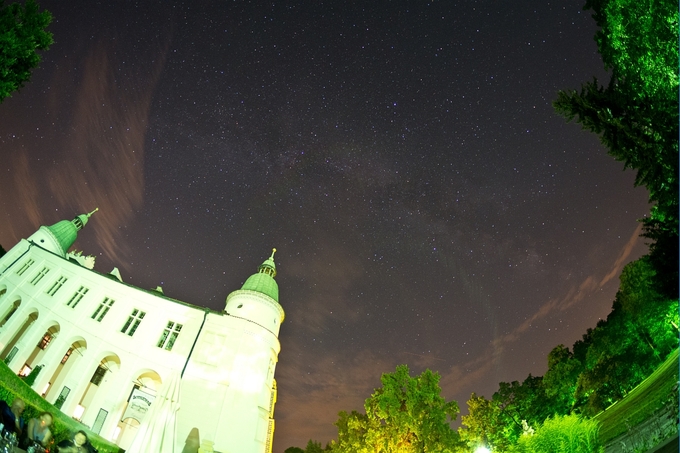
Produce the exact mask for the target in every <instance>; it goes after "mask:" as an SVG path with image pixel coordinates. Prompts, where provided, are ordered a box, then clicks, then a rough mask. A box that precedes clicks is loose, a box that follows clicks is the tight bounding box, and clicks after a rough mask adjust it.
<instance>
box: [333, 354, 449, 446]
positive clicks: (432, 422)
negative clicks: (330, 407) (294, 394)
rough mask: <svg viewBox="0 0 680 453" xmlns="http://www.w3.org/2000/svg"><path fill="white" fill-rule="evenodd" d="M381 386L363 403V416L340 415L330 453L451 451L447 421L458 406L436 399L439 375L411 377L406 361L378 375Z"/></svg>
mask: <svg viewBox="0 0 680 453" xmlns="http://www.w3.org/2000/svg"><path fill="white" fill-rule="evenodd" d="M380 380H381V382H382V387H381V388H378V389H376V390H375V392H374V393H373V394H372V395H371V397H370V398H368V399H367V400H366V402H365V404H364V409H365V410H366V415H362V414H359V413H357V412H352V413H351V414H347V413H346V412H341V413H340V420H339V421H338V422H337V423H336V426H337V427H338V441H337V442H335V441H333V442H331V444H330V446H329V448H328V450H330V451H332V452H334V453H425V452H432V453H434V452H440V453H447V452H448V453H453V452H456V451H458V447H459V446H460V440H459V438H458V434H457V433H456V431H454V430H452V429H451V426H450V424H449V423H450V422H451V421H453V420H455V418H456V416H457V415H458V412H459V411H458V404H457V403H456V402H455V401H451V402H447V401H446V400H445V399H444V398H442V397H441V395H440V393H441V388H440V387H439V375H438V374H436V373H432V372H431V371H430V370H426V371H424V372H423V373H422V374H421V375H420V376H417V377H411V376H410V375H409V369H408V367H407V366H406V365H400V366H398V367H397V369H396V371H395V372H394V373H385V374H383V375H382V377H381V379H380Z"/></svg>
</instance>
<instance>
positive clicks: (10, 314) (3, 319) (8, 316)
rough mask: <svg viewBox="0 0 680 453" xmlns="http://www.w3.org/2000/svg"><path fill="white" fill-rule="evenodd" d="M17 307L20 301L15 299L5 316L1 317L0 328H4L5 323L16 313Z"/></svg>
mask: <svg viewBox="0 0 680 453" xmlns="http://www.w3.org/2000/svg"><path fill="white" fill-rule="evenodd" d="M19 305H21V299H17V300H15V301H14V303H13V304H12V306H11V307H10V308H9V311H7V314H5V316H3V317H2V321H0V327H2V326H4V325H5V323H6V322H7V321H9V319H10V318H11V317H12V315H14V313H16V311H17V310H18V309H19Z"/></svg>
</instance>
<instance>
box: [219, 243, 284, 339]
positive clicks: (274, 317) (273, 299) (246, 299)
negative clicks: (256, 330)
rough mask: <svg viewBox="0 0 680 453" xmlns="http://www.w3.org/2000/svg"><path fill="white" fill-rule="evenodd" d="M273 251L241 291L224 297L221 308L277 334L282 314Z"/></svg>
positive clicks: (282, 317) (282, 318)
mask: <svg viewBox="0 0 680 453" xmlns="http://www.w3.org/2000/svg"><path fill="white" fill-rule="evenodd" d="M274 253H276V249H273V250H272V254H271V256H270V257H269V258H268V259H267V260H266V261H265V262H264V263H262V264H261V265H260V266H259V267H258V268H257V273H256V274H253V275H251V276H250V277H248V279H247V280H246V282H245V283H244V284H243V286H242V287H241V289H240V290H237V291H234V292H232V293H231V294H229V296H227V304H226V306H225V308H224V311H225V312H226V313H227V314H229V315H231V316H236V317H239V318H243V319H247V320H248V321H252V322H254V323H255V324H258V325H260V326H262V327H264V328H265V329H267V330H268V331H270V332H271V333H273V334H274V335H276V336H277V337H278V335H279V329H280V328H281V323H282V322H283V320H284V318H285V313H284V311H283V308H282V307H281V305H279V286H278V285H277V283H276V280H274V277H276V264H274Z"/></svg>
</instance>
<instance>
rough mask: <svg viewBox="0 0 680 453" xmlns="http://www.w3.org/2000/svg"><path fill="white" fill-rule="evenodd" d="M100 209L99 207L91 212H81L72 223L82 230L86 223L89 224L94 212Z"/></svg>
mask: <svg viewBox="0 0 680 453" xmlns="http://www.w3.org/2000/svg"><path fill="white" fill-rule="evenodd" d="M97 211H99V208H94V211H92V212H90V213H89V214H80V215H79V216H77V217H76V218H75V219H73V220H71V223H73V225H74V226H75V227H76V231H80V230H82V229H83V227H84V226H85V225H87V221H88V220H89V219H90V217H92V214H94V213H95V212H97Z"/></svg>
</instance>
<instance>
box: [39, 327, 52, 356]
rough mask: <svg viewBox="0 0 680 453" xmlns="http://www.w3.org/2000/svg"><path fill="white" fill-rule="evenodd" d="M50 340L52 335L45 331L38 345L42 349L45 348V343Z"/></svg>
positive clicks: (48, 342)
mask: <svg viewBox="0 0 680 453" xmlns="http://www.w3.org/2000/svg"><path fill="white" fill-rule="evenodd" d="M50 341H52V335H51V334H50V333H49V332H45V335H43V337H42V339H41V340H40V343H38V347H39V348H40V349H42V350H43V351H44V350H45V349H47V345H48V344H50Z"/></svg>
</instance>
